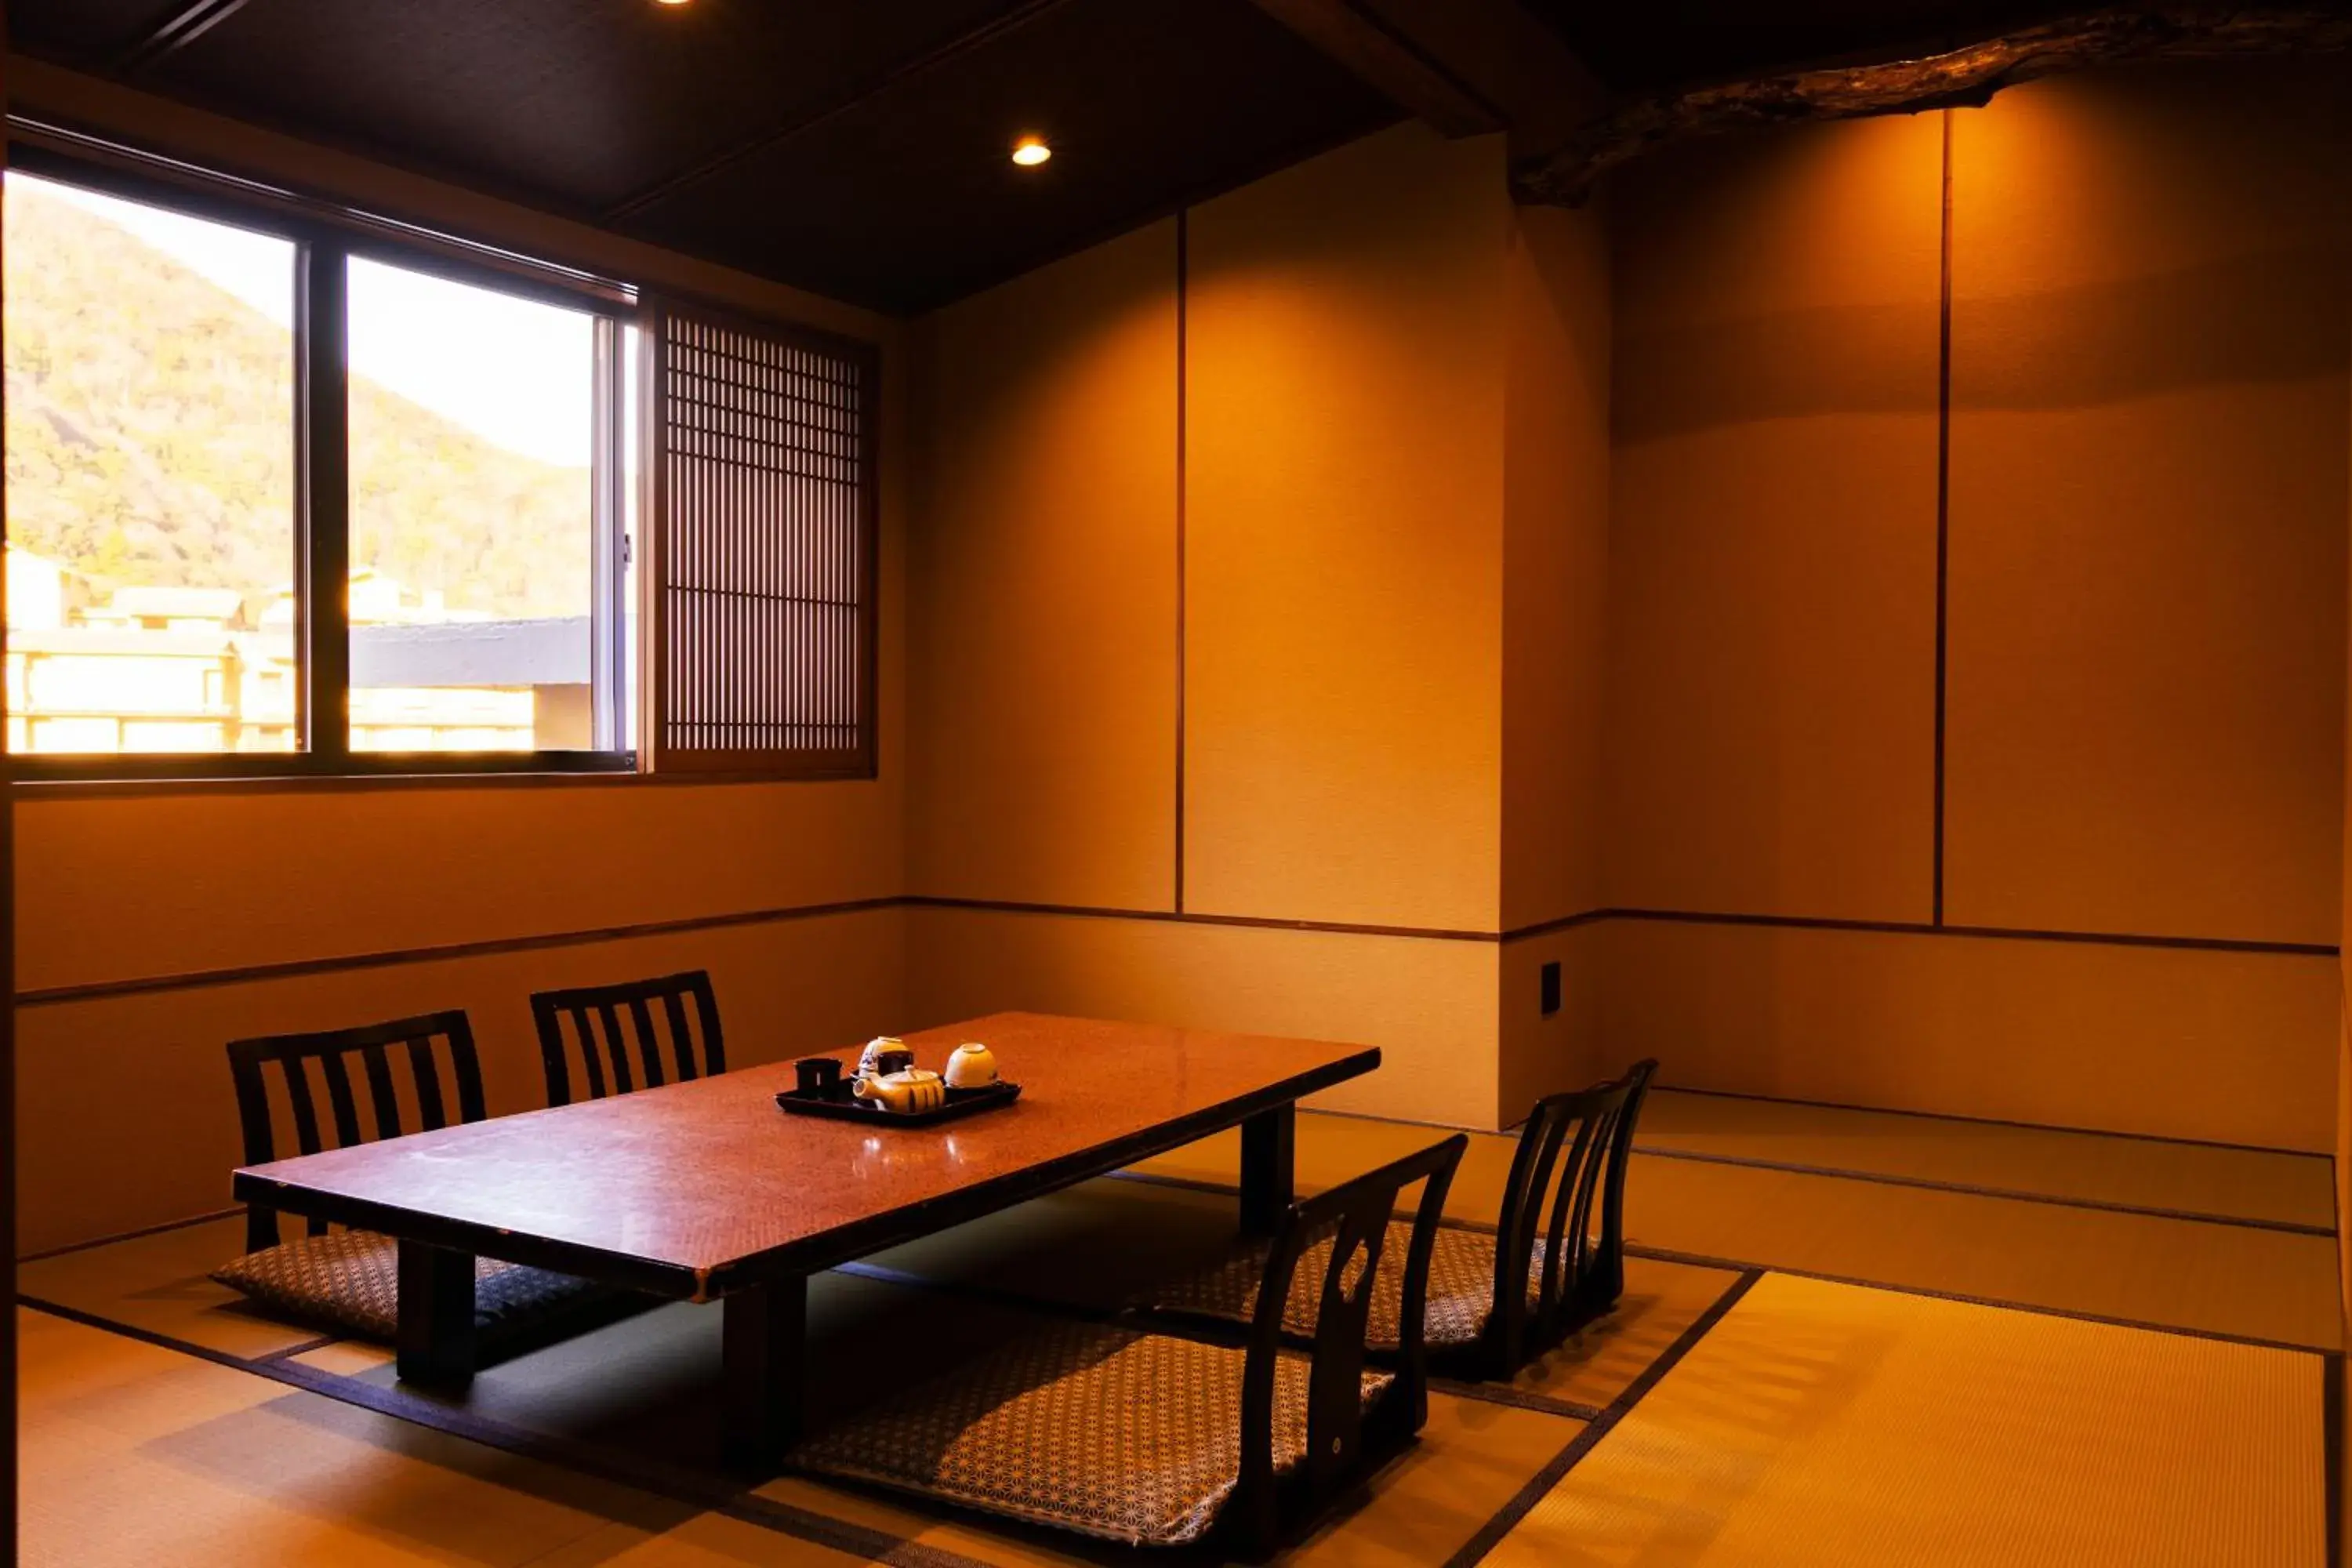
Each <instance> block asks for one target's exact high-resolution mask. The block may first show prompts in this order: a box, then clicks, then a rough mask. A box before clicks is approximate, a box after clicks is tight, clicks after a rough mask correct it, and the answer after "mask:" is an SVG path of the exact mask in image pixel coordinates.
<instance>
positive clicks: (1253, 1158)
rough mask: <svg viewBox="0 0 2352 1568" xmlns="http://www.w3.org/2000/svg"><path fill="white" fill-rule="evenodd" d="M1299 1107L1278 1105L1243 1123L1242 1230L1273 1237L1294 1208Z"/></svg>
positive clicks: (1254, 1234) (1255, 1234)
mask: <svg viewBox="0 0 2352 1568" xmlns="http://www.w3.org/2000/svg"><path fill="white" fill-rule="evenodd" d="M1297 1130H1298V1108H1297V1106H1296V1105H1282V1106H1277V1107H1276V1108H1275V1109H1274V1110H1262V1111H1260V1112H1259V1113H1258V1114H1256V1115H1255V1116H1253V1117H1251V1118H1250V1119H1249V1120H1248V1121H1244V1122H1243V1123H1242V1228H1243V1229H1244V1231H1247V1232H1248V1233H1250V1234H1251V1235H1253V1236H1271V1235H1273V1234H1274V1228H1275V1226H1277V1225H1279V1224H1281V1223H1282V1216H1283V1214H1284V1213H1285V1211H1286V1210H1287V1209H1288V1208H1289V1207H1290V1205H1291V1201H1292V1196H1293V1191H1294V1181H1293V1173H1292V1172H1293V1165H1294V1152H1293V1151H1294V1148H1295V1146H1296V1142H1297Z"/></svg>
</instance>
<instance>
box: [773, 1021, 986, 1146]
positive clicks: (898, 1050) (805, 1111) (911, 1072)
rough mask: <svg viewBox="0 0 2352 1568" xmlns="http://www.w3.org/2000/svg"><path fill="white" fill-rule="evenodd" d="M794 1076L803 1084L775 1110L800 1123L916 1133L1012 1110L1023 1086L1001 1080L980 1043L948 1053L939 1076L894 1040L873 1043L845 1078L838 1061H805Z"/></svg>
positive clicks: (795, 1068) (781, 1098)
mask: <svg viewBox="0 0 2352 1568" xmlns="http://www.w3.org/2000/svg"><path fill="white" fill-rule="evenodd" d="M793 1072H794V1073H795V1074H796V1075H797V1077H798V1079H799V1082H798V1085H797V1087H795V1088H793V1089H786V1090H785V1091H784V1092H783V1093H782V1094H779V1095H777V1096H776V1103H777V1104H778V1105H780V1106H782V1107H783V1108H784V1109H785V1110H789V1111H792V1112H793V1113H795V1114H796V1115H801V1116H831V1117H840V1118H846V1119H849V1120H853V1121H892V1122H898V1123H900V1124H903V1125H908V1126H916V1125H923V1124H928V1123H930V1122H935V1121H949V1120H951V1119H953V1118H955V1117H960V1116H968V1115H971V1113H972V1112H974V1111H980V1110H993V1109H994V1108H996V1107H998V1106H1001V1105H1009V1104H1011V1103H1012V1102H1013V1100H1015V1099H1016V1098H1018V1097H1019V1095H1020V1093H1021V1086H1020V1085H1019V1084H1017V1083H1008V1082H1006V1081H1005V1080H1004V1079H1003V1078H1002V1077H1001V1076H999V1074H998V1072H997V1069H996V1056H995V1053H993V1052H992V1051H991V1050H990V1049H989V1048H988V1047H986V1046H984V1045H982V1044H981V1043H980V1042H979V1041H977V1040H967V1041H966V1042H964V1043H963V1044H962V1045H961V1046H958V1047H956V1048H955V1049H954V1050H953V1051H951V1052H950V1053H949V1055H948V1059H947V1062H946V1065H945V1067H944V1068H942V1069H941V1070H940V1071H938V1072H933V1071H931V1070H930V1069H929V1068H919V1067H917V1066H916V1065H915V1053H914V1052H913V1051H912V1050H911V1049H909V1048H908V1045H907V1042H906V1041H904V1040H902V1039H899V1038H898V1037H896V1036H893V1035H884V1036H880V1037H877V1038H875V1039H872V1040H868V1041H867V1042H866V1049H865V1050H863V1051H862V1052H860V1053H859V1054H858V1058H857V1070H856V1072H855V1073H854V1074H852V1075H850V1076H849V1077H847V1078H846V1079H845V1078H844V1077H843V1076H842V1070H841V1063H840V1061H839V1060H838V1059H837V1058H833V1057H803V1058H801V1059H800V1060H799V1061H796V1062H794V1063H793Z"/></svg>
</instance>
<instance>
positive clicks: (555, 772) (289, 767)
mask: <svg viewBox="0 0 2352 1568" xmlns="http://www.w3.org/2000/svg"><path fill="white" fill-rule="evenodd" d="M319 630H320V635H321V637H323V636H324V632H325V628H324V627H323V626H322V627H320V628H319ZM347 659H348V655H347V654H346V661H347ZM306 685H307V683H306ZM306 700H307V692H306ZM304 716H305V717H306V718H307V717H308V714H307V710H306V712H305V715H304ZM16 765H17V771H18V774H19V777H18V779H17V784H19V786H20V787H22V788H23V790H24V791H25V795H24V797H23V798H25V799H26V800H40V799H57V798H60V797H62V796H65V795H71V794H89V795H110V794H123V793H144V794H175V793H182V792H204V791H219V790H222V789H226V788H231V787H238V786H243V787H247V788H251V787H254V786H259V787H261V788H264V789H330V790H331V789H338V788H347V787H353V786H360V787H366V786H378V787H380V786H382V785H383V784H487V783H492V782H498V781H508V780H537V781H541V782H547V781H561V780H611V779H614V778H625V777H632V776H634V775H635V773H636V765H637V760H636V758H635V756H633V755H630V754H628V753H626V752H447V753H444V754H436V753H432V752H342V753H341V754H340V755H333V754H329V753H326V752H177V753H173V752H153V753H148V752H121V753H106V754H102V755H92V754H89V753H80V754H76V753H68V752H49V753H45V754H42V755H37V756H26V757H19V758H18V759H17V760H16ZM25 774H30V775H31V776H29V777H26V776H23V775H25ZM745 776H747V777H749V776H754V775H745Z"/></svg>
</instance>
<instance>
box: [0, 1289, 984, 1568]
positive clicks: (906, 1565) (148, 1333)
mask: <svg viewBox="0 0 2352 1568" xmlns="http://www.w3.org/2000/svg"><path fill="white" fill-rule="evenodd" d="M16 1302H17V1304H18V1305H19V1306H22V1307H26V1308H29V1309H30V1310H34V1311H37V1312H43V1313H47V1315H48V1316H50V1317H53V1318H59V1319H62V1320H64V1321H67V1322H70V1323H79V1324H80V1325H81V1326H82V1327H84V1328H88V1329H95V1330H98V1331H100V1332H102V1333H114V1334H121V1336H123V1337H124V1338H125V1339H131V1340H137V1341H139V1342H141V1343H142V1344H149V1345H153V1346H155V1347H156V1348H157V1349H159V1350H167V1351H176V1352H179V1353H180V1354H182V1355H189V1356H194V1357H195V1358H196V1359H197V1360H199V1361H204V1362H209V1363H212V1364H213V1365H215V1366H223V1367H226V1368H228V1369H230V1370H231V1371H233V1372H243V1373H251V1374H252V1375H253V1376H255V1377H260V1378H267V1379H268V1380H269V1381H270V1382H272V1383H278V1384H284V1385H285V1386H286V1387H289V1388H294V1389H299V1390H300V1391H301V1392H303V1393H305V1394H317V1395H319V1396H320V1398H322V1399H332V1400H336V1401H339V1402H340V1403H341V1404H345V1405H357V1406H359V1407H360V1408H362V1409H363V1410H371V1411H373V1412H374V1413H375V1414H377V1415H388V1416H390V1417H392V1418H393V1419H394V1420H398V1421H406V1422H408V1423H410V1424H411V1425H414V1426H423V1427H426V1428H428V1429H430V1430H432V1431H436V1432H439V1433H442V1434H444V1435H445V1436H451V1437H457V1438H459V1439H461V1440H463V1441H466V1442H468V1443H474V1444H478V1445H479V1446H480V1447H486V1448H494V1449H497V1450H498V1451H499V1452H500V1453H504V1454H512V1455H514V1456H515V1457H517V1458H524V1459H530V1460H533V1461H536V1462H538V1463H541V1464H545V1465H551V1466H554V1467H556V1468H560V1469H566V1470H570V1471H572V1472H573V1473H574V1474H578V1475H585V1476H588V1477H591V1478H593V1479H597V1480H603V1481H607V1482H610V1483H612V1484H613V1485H615V1486H623V1487H627V1488H629V1489H632V1490H635V1491H641V1492H646V1493H648V1494H650V1495H653V1496H656V1497H662V1498H667V1499H668V1500H670V1501H673V1502H677V1503H683V1504H685V1505H686V1506H688V1507H689V1508H696V1509H700V1510H703V1511H705V1512H707V1513H718V1514H724V1515H726V1516H727V1517H728V1518H730V1519H733V1520H737V1521H740V1522H742V1523H745V1524H751V1525H757V1526H759V1527H761V1529H765V1530H772V1531H775V1532H776V1533H778V1534H780V1535H789V1536H792V1537H793V1538H794V1539H796V1540H800V1541H805V1542H810V1543H811V1544H813V1545H817V1546H823V1547H826V1548H828V1549H830V1550H832V1551H835V1552H844V1553H846V1554H848V1555H850V1556H854V1557H857V1558H860V1559H862V1560H864V1561H866V1562H868V1563H887V1564H889V1565H890V1568H988V1564H986V1563H982V1562H981V1561H980V1560H978V1559H977V1558H971V1557H966V1556H963V1555H962V1554H961V1553H959V1552H946V1551H942V1550H940V1548H938V1547H935V1546H926V1545H924V1544H922V1543H921V1542H915V1541H909V1540H907V1539H905V1538H903V1537H900V1536H895V1535H891V1534H889V1533H887V1532H886V1531H877V1530H869V1529H867V1528H866V1527H865V1526H863V1525H856V1524H851V1523H848V1522H846V1521H841V1520H836V1519H832V1518H829V1517H827V1516H825V1515H824V1514H819V1513H814V1512H812V1511H810V1510H806V1509H800V1508H794V1507H793V1506H792V1505H790V1504H788V1503H781V1502H776V1501H773V1500H770V1499H767V1498H762V1497H761V1496H759V1495H758V1494H756V1493H753V1492H748V1491H735V1490H730V1489H728V1488H727V1487H725V1486H723V1485H719V1484H718V1483H715V1482H712V1481H709V1480H706V1479H703V1478H702V1477H700V1476H698V1475H696V1474H694V1473H693V1472H691V1471H687V1470H680V1469H676V1468H671V1467H668V1466H656V1465H653V1464H645V1463H635V1462H632V1463H622V1462H617V1461H616V1460H615V1459H614V1457H613V1456H611V1455H610V1454H608V1453H606V1452H604V1451H603V1450H600V1449H597V1448H595V1447H591V1446H590V1445H587V1444H584V1443H575V1442H572V1441H569V1440H566V1439H564V1438H561V1437H552V1436H546V1435H543V1434H541V1433H535V1432H525V1431H522V1430H520V1429H519V1428H516V1427H513V1426H508V1425H506V1424H505V1423H504V1422H501V1421H495V1420H491V1419H489V1418H488V1417H486V1416H481V1415H474V1414H473V1413H471V1412H469V1411H464V1410H458V1409H455V1408H452V1407H451V1406H448V1405H438V1404H436V1403H434V1402H433V1401H430V1400H426V1399H420V1398H416V1397H415V1396H414V1395H410V1394H404V1393H402V1392H401V1391H400V1390H398V1389H396V1388H382V1387H379V1386H377V1385H376V1384H372V1383H369V1382H367V1381H365V1380H364V1379H362V1378H356V1377H346V1376H343V1375H341V1374H340V1373H331V1372H321V1371H320V1370H319V1369H318V1368H316V1367H310V1366H305V1365H303V1364H302V1363H300V1362H299V1361H291V1360H285V1361H279V1360H271V1361H248V1360H246V1359H245V1358H243V1357H241V1356H236V1355H231V1354H230V1353H229V1352H226V1351H216V1350H213V1349H211V1348H210V1347H208V1346H205V1345H200V1344H195V1343H193V1342H189V1341H186V1340H180V1339H174V1338H173V1337H172V1336H171V1335H169V1334H161V1333H157V1332H155V1331H153V1330H152V1329H142V1328H140V1327H138V1326H136V1325H135V1324H131V1323H122V1322H117V1321H114V1320H112V1319H110V1318H101V1317H100V1316H98V1315H97V1314H96V1313H93V1312H85V1311H83V1310H80V1309H79V1308H75V1307H68V1306H65V1305H63V1304H61V1303H59V1302H56V1301H49V1300H42V1299H41V1298H39V1297H36V1296H26V1295H22V1294H19V1295H18V1296H17V1298H16Z"/></svg>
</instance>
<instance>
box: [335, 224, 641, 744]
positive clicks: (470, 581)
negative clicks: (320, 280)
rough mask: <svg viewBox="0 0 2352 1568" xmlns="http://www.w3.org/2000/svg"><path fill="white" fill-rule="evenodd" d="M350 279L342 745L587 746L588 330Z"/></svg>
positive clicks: (388, 271)
mask: <svg viewBox="0 0 2352 1568" xmlns="http://www.w3.org/2000/svg"><path fill="white" fill-rule="evenodd" d="M349 277H350V305H349V323H350V337H349V342H350V365H351V570H352V580H351V600H350V610H351V639H352V641H351V666H352V690H351V745H352V750H353V751H355V752H446V751H467V752H499V751H524V752H527V751H573V752H579V751H589V750H593V749H594V748H595V747H596V745H597V736H596V725H595V710H596V704H595V688H596V686H597V684H598V676H597V673H596V660H595V658H594V651H593V650H594V647H595V642H596V638H595V636H594V624H595V619H596V617H597V616H600V615H609V614H613V613H614V611H615V609H616V607H617V604H618V596H617V594H616V593H615V592H614V590H613V589H612V587H611V586H610V585H609V584H599V583H598V581H597V573H596V567H595V548H594V545H595V537H596V528H597V524H598V516H597V513H598V508H597V505H596V488H595V482H594V480H595V473H594V468H595V455H594V454H595V445H596V443H595V413H594V409H595V391H596V382H597V374H598V371H597V354H596V324H597V323H596V319H595V317H594V316H593V315H591V314H589V313H587V312H585V311H580V310H564V309H562V308H560V307H557V306H553V305H548V304H542V303H540V302H538V301H536V300H526V299H520V298H517V297H515V296H513V295H509V294H505V293H500V292H498V291H495V290H493V289H481V288H476V287H473V286H470V285H467V284H463V283H457V282H452V281H450V280H448V279H443V278H437V277H434V276H430V275H428V274H425V273H423V272H417V271H411V270H408V269H405V268H396V267H390V266H386V265H383V263H380V262H376V261H373V260H368V259H364V258H352V261H351V263H350V273H349ZM600 588H601V589H602V592H600ZM605 679H607V680H609V679H611V678H610V676H609V675H608V676H607V677H606V678H605Z"/></svg>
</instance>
